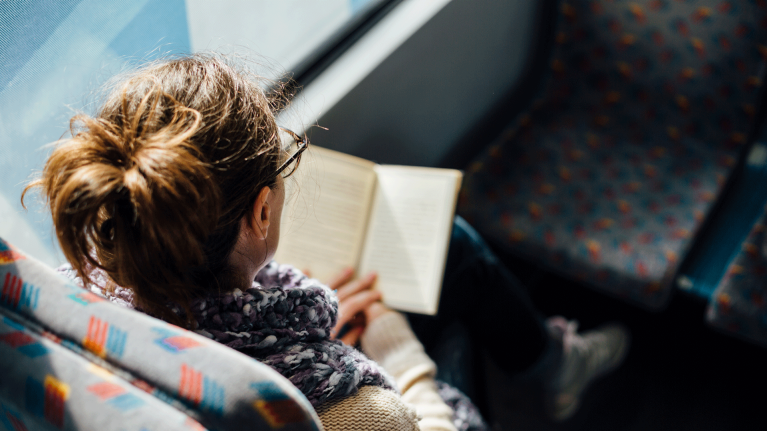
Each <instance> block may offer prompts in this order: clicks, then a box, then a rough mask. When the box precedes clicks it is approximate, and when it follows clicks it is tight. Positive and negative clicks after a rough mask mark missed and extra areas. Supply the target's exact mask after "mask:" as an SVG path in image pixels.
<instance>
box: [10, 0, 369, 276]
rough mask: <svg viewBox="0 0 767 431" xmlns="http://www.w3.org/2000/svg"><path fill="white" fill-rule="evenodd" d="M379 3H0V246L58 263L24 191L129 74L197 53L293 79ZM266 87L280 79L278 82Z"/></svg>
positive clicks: (48, 230)
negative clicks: (71, 127)
mask: <svg viewBox="0 0 767 431" xmlns="http://www.w3.org/2000/svg"><path fill="white" fill-rule="evenodd" d="M380 2H381V0H217V1H212V0H186V1H185V0H61V1H58V2H35V1H25V0H5V1H0V237H2V238H3V239H5V240H6V241H9V242H11V243H12V244H15V245H16V246H18V247H19V248H20V249H22V250H24V251H26V252H27V253H28V254H30V255H32V256H35V257H37V258H39V259H41V260H43V261H44V262H46V263H48V264H49V265H57V264H59V263H62V262H63V259H62V256H61V252H60V251H59V248H58V245H57V244H56V242H55V240H54V238H53V234H52V227H51V222H50V217H49V216H48V214H47V213H48V212H47V210H46V208H45V207H44V206H43V205H42V204H41V203H40V202H39V200H37V199H36V196H34V195H33V196H30V198H31V199H28V203H29V204H30V205H29V206H30V209H29V210H28V211H24V210H23V209H22V207H21V204H20V202H19V198H20V196H21V191H22V190H23V188H24V185H25V184H26V183H27V182H28V180H29V178H30V176H31V175H32V173H33V172H34V171H35V170H38V171H39V170H40V169H42V167H43V163H44V161H45V159H46V157H47V155H48V154H49V152H50V146H49V145H48V144H50V143H51V142H54V141H56V140H57V139H59V138H61V137H62V136H64V135H65V133H66V131H67V127H68V121H69V118H71V117H72V116H73V115H74V114H75V113H77V112H80V111H85V112H87V113H91V112H92V111H93V107H94V106H95V105H94V104H93V100H94V99H95V98H94V91H96V90H98V89H99V87H100V86H101V85H102V84H103V83H104V82H105V81H106V80H107V79H108V78H109V77H111V76H113V75H114V74H115V73H117V72H120V71H121V70H123V69H124V68H125V67H126V64H128V65H129V64H130V63H135V62H138V61H143V60H148V59H152V58H155V57H158V56H163V55H167V54H178V53H189V52H196V51H200V50H223V51H228V52H243V53H244V54H246V55H248V56H253V57H256V58H255V60H256V61H257V62H260V61H263V62H264V63H265V64H266V65H267V66H268V67H267V68H265V69H264V70H265V71H267V72H268V71H272V73H274V74H277V73H281V72H283V71H291V69H292V68H293V67H295V66H296V65H298V64H299V63H300V62H301V60H302V59H304V58H306V57H307V56H308V55H310V54H311V53H312V52H313V51H314V50H316V49H317V48H318V47H320V46H321V45H322V44H323V43H325V42H326V41H327V40H328V39H329V38H332V37H333V36H334V35H336V34H338V32H339V31H342V30H344V29H345V27H347V26H348V25H349V24H350V23H353V22H354V18H355V17H356V16H361V14H364V12H365V11H366V10H368V8H370V7H374V6H375V5H376V4H378V3H380ZM271 77H276V76H275V75H273V76H271Z"/></svg>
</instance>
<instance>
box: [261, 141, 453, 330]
mask: <svg viewBox="0 0 767 431" xmlns="http://www.w3.org/2000/svg"><path fill="white" fill-rule="evenodd" d="M461 178H462V174H461V172H460V171H456V170H452V169H435V168H418V167H407V166H393V165H378V164H375V163H373V162H370V161H368V160H364V159H360V158H358V157H353V156H349V155H346V154H343V153H339V152H336V151H332V150H328V149H324V148H320V147H317V146H312V147H309V148H308V149H307V151H306V152H305V153H304V154H303V157H302V159H301V165H300V167H299V168H298V170H297V171H296V172H295V173H294V174H293V175H292V176H291V177H290V178H288V179H287V180H286V183H285V184H286V189H287V190H286V198H285V199H286V200H285V208H284V209H283V213H282V226H281V229H280V230H281V233H280V246H279V247H278V248H277V254H276V256H275V260H276V261H277V262H280V263H289V264H291V265H293V266H295V267H297V268H299V269H302V270H307V269H308V270H309V271H311V274H312V276H313V277H315V278H317V279H319V280H322V281H327V280H329V279H330V278H331V277H333V276H335V275H337V274H338V273H339V272H340V271H341V270H342V269H343V268H347V267H352V268H354V269H355V270H356V272H357V274H358V275H364V274H367V273H368V272H370V271H375V272H377V273H378V281H377V283H376V288H377V289H378V290H380V291H381V292H382V294H383V301H384V303H385V304H386V305H388V306H390V307H392V308H396V309H398V310H402V311H410V312H415V313H421V314H432V315H433V314H436V313H437V307H438V305H439V296H440V291H441V286H442V275H443V272H444V269H445V260H446V259H447V250H448V245H449V242H450V233H451V229H452V225H453V214H454V212H455V205H456V198H457V196H458V189H459V187H460V183H461Z"/></svg>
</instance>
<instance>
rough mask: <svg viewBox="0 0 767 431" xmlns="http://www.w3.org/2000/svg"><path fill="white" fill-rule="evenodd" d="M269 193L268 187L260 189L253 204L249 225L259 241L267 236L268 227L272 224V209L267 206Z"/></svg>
mask: <svg viewBox="0 0 767 431" xmlns="http://www.w3.org/2000/svg"><path fill="white" fill-rule="evenodd" d="M271 192H272V190H271V189H270V188H269V187H264V188H262V189H261V191H260V192H258V197H257V198H256V202H255V203H253V217H251V220H250V225H251V228H252V229H253V233H254V234H255V235H256V238H258V239H261V240H265V239H266V237H267V236H268V235H269V225H270V224H271V222H272V207H271V205H270V204H269V193H271Z"/></svg>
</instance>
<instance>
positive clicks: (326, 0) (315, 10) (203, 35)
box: [186, 0, 381, 71]
mask: <svg viewBox="0 0 767 431" xmlns="http://www.w3.org/2000/svg"><path fill="white" fill-rule="evenodd" d="M380 2H381V0H322V1H317V0H280V1H273V0H226V1H216V2H212V1H210V0H187V2H186V7H187V17H188V22H189V35H190V43H191V47H192V49H193V50H195V51H198V50H210V49H213V50H217V51H222V50H223V51H230V52H232V51H233V52H242V53H244V54H245V55H253V53H255V54H257V56H258V57H261V58H262V59H263V60H265V61H266V62H267V63H269V64H270V65H273V66H276V67H277V68H283V69H285V70H287V71H292V70H293V68H294V67H295V66H296V65H298V64H299V63H300V62H301V60H303V59H304V58H306V57H307V56H308V55H309V54H311V53H312V52H313V51H314V50H316V49H317V48H318V47H320V46H321V45H322V44H323V43H324V42H325V41H327V40H328V39H329V38H331V37H332V36H334V35H335V34H336V33H337V32H339V31H340V30H342V29H344V27H345V25H346V24H347V23H349V22H350V21H351V20H352V19H353V18H354V17H355V16H357V14H360V13H364V11H365V10H366V9H367V8H369V7H373V6H374V5H375V4H377V3H380Z"/></svg>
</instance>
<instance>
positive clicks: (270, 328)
mask: <svg viewBox="0 0 767 431" xmlns="http://www.w3.org/2000/svg"><path fill="white" fill-rule="evenodd" d="M59 272H61V273H63V274H64V275H65V276H66V277H68V278H70V279H72V280H74V281H75V282H77V283H79V284H80V285H82V281H81V280H80V279H79V278H78V277H77V274H76V273H75V271H74V270H73V269H72V267H71V266H69V265H64V266H62V267H60V268H59ZM92 280H93V282H94V283H95V286H92V287H91V289H92V290H94V291H96V293H99V294H101V295H104V296H106V297H107V298H108V299H109V300H110V301H112V302H114V303H117V304H120V305H123V306H126V307H129V308H135V306H134V302H133V292H132V291H131V290H130V289H126V288H121V287H116V288H115V289H114V290H113V291H107V290H106V289H105V287H106V285H107V280H108V278H107V276H106V274H104V273H103V272H100V271H98V270H96V271H94V272H93V274H92ZM191 308H192V312H193V314H194V317H195V320H196V322H197V328H196V329H195V332H197V333H199V334H202V335H204V336H206V337H208V338H212V339H214V340H216V341H218V342H220V343H222V344H224V345H226V346H229V347H231V348H233V349H236V350H240V351H242V352H243V353H245V354H247V355H249V356H252V357H253V358H255V359H257V360H259V361H261V362H263V363H264V364H266V365H269V366H270V367H272V368H273V369H275V370H277V371H278V372H279V373H280V374H282V375H283V376H285V377H287V378H288V379H289V380H290V381H291V382H292V383H293V384H294V385H296V387H298V389H299V390H301V392H303V394H304V395H306V397H307V398H308V399H309V401H310V402H311V403H312V405H313V406H315V407H317V406H318V405H320V404H322V403H324V402H326V401H329V400H333V399H337V398H341V397H345V396H347V395H350V394H353V393H355V392H356V391H357V390H358V389H359V388H360V387H362V386H365V385H372V386H380V387H383V388H386V389H390V390H394V385H393V384H392V379H391V378H390V377H389V376H388V375H387V374H386V373H385V371H384V370H383V369H382V368H381V367H380V366H378V364H376V363H375V362H374V361H372V360H370V359H368V358H367V357H365V356H364V355H363V354H362V353H360V352H359V351H357V350H356V349H354V348H352V347H350V346H347V345H345V344H343V343H342V342H340V341H337V340H331V339H330V330H331V329H332V328H333V327H334V326H335V324H336V321H337V317H338V316H337V315H338V300H337V298H336V295H335V293H334V292H332V291H331V290H330V289H328V288H327V287H326V286H324V285H322V284H321V283H319V282H318V281H317V280H314V279H310V278H308V277H306V276H305V275H303V274H302V273H301V272H300V271H297V270H296V269H295V268H293V267H292V266H289V265H278V264H276V263H274V262H272V263H270V264H269V265H267V266H266V267H265V268H264V269H262V270H261V271H260V272H259V273H258V276H257V277H256V280H255V282H254V283H253V285H252V286H251V287H250V288H249V289H246V290H245V291H244V292H243V291H241V290H240V289H235V290H234V291H233V292H228V293H224V294H212V295H209V296H207V297H205V298H200V299H197V300H195V301H194V302H192V304H191ZM179 312H180V311H179Z"/></svg>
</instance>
